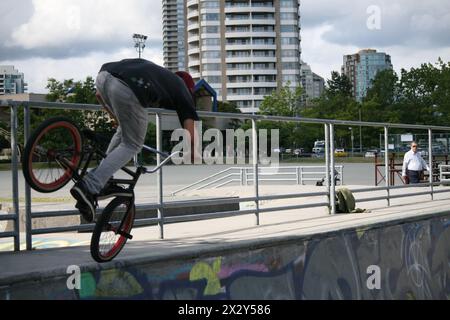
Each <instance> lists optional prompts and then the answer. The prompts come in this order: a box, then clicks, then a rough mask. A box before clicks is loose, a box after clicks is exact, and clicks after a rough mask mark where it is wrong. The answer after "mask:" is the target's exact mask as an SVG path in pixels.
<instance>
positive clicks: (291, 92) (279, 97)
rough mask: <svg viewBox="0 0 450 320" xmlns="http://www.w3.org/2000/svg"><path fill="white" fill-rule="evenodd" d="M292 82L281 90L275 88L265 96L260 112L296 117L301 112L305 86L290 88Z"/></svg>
mask: <svg viewBox="0 0 450 320" xmlns="http://www.w3.org/2000/svg"><path fill="white" fill-rule="evenodd" d="M290 85H291V83H290V82H287V84H286V85H285V86H284V87H282V88H281V89H279V90H274V91H273V92H272V94H270V95H268V96H265V97H264V100H263V101H262V102H261V106H260V108H259V113H261V114H265V115H272V116H288V117H294V116H297V115H299V114H300V103H301V97H302V94H303V88H302V87H300V86H298V87H296V88H295V89H292V88H290Z"/></svg>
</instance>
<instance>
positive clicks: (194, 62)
mask: <svg viewBox="0 0 450 320" xmlns="http://www.w3.org/2000/svg"><path fill="white" fill-rule="evenodd" d="M199 66H200V60H191V59H189V63H188V68H192V67H199Z"/></svg>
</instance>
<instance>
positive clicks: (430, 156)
mask: <svg viewBox="0 0 450 320" xmlns="http://www.w3.org/2000/svg"><path fill="white" fill-rule="evenodd" d="M432 138H433V132H432V130H431V129H428V163H429V166H430V177H429V179H428V180H429V181H430V195H431V200H434V188H433V182H434V179H433V174H434V172H433V142H432V141H431V139H432Z"/></svg>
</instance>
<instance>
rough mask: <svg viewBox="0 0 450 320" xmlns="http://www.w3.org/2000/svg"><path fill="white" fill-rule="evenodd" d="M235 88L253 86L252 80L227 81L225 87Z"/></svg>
mask: <svg viewBox="0 0 450 320" xmlns="http://www.w3.org/2000/svg"><path fill="white" fill-rule="evenodd" d="M235 88H253V82H251V81H247V82H230V81H228V82H227V89H235Z"/></svg>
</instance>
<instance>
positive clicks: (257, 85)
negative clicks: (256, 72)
mask: <svg viewBox="0 0 450 320" xmlns="http://www.w3.org/2000/svg"><path fill="white" fill-rule="evenodd" d="M277 86H278V83H277V82H276V81H271V82H262V81H253V87H254V88H276V87H277Z"/></svg>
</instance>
